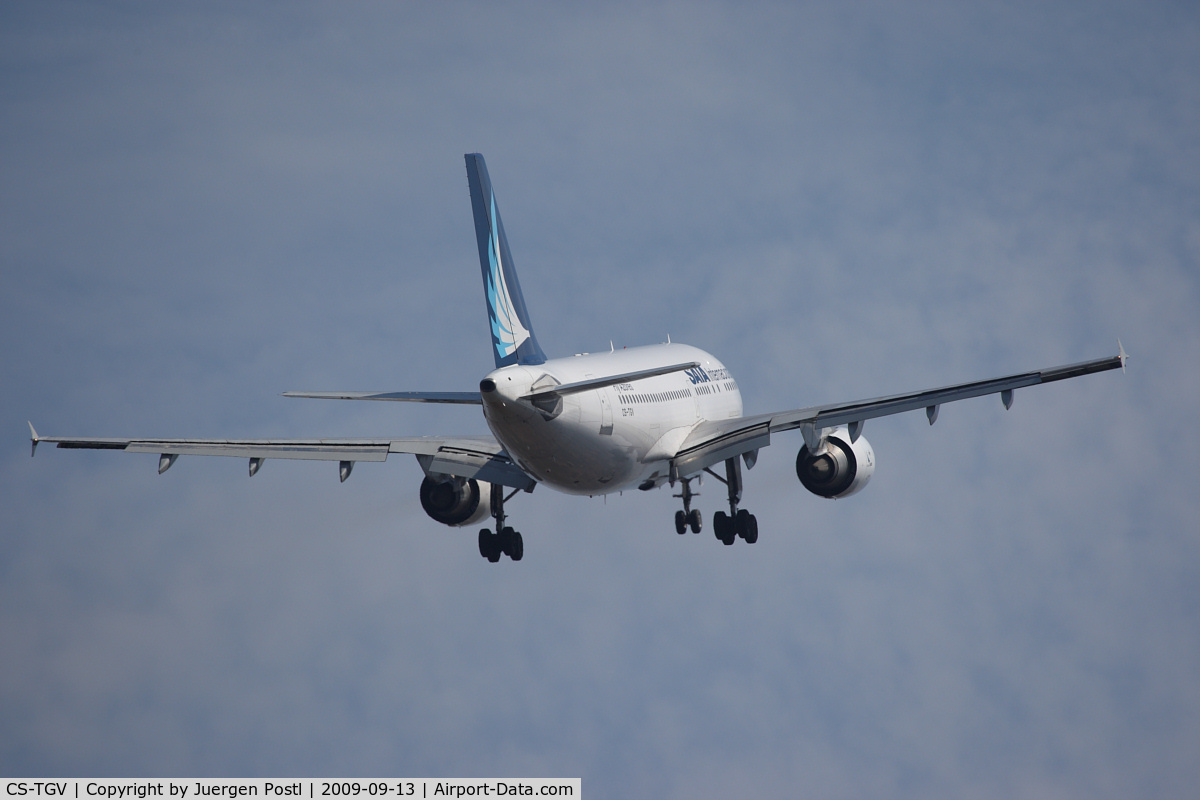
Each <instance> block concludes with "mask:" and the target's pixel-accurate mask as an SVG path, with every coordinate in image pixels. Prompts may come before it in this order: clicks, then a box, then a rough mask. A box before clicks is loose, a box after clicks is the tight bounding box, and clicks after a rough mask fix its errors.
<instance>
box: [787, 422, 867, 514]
mask: <svg viewBox="0 0 1200 800" xmlns="http://www.w3.org/2000/svg"><path fill="white" fill-rule="evenodd" d="M874 474H875V451H874V450H872V449H871V443H870V442H868V441H867V439H866V437H864V436H859V437H858V441H856V442H851V441H850V434H849V432H848V431H846V429H845V428H840V429H838V431H837V433H835V434H833V435H830V436H828V437H827V438H826V439H825V448H824V452H822V453H821V454H820V455H818V456H812V455H811V454H810V453H809V450H808V445H805V446H804V447H802V448H800V453H799V454H798V455H797V456H796V477H798V478H799V479H800V483H802V484H804V488H805V489H808V490H809V491H810V492H812V493H813V494H815V495H820V496H821V497H849V496H850V495H852V494H854V493H855V492H857V491H859V490H861V489H862V488H863V487H864V486H866V485H867V481H869V480H871V476H872V475H874Z"/></svg>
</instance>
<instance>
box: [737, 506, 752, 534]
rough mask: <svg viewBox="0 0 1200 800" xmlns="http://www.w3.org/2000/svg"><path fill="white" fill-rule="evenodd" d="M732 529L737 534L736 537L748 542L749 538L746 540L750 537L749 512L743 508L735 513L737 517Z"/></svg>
mask: <svg viewBox="0 0 1200 800" xmlns="http://www.w3.org/2000/svg"><path fill="white" fill-rule="evenodd" d="M733 529H734V531H736V532H737V535H738V536H740V537H741V538H743V539H746V540H747V541H749V538H748V537H749V536H750V512H749V511H747V510H746V509H744V508H743V509H741V510H739V511H738V512H737V516H736V517H734V523H733Z"/></svg>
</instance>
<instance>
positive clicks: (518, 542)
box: [508, 531, 525, 561]
mask: <svg viewBox="0 0 1200 800" xmlns="http://www.w3.org/2000/svg"><path fill="white" fill-rule="evenodd" d="M524 556H525V539H524V538H522V537H521V532H520V531H513V535H512V539H511V540H510V542H509V545H508V557H509V558H511V559H512V560H513V561H520V560H521V559H522V558H523V557H524Z"/></svg>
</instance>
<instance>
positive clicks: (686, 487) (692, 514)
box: [675, 478, 704, 535]
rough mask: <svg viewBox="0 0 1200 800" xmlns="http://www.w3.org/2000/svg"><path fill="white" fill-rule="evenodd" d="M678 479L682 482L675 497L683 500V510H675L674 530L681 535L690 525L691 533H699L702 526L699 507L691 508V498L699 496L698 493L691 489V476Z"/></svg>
mask: <svg viewBox="0 0 1200 800" xmlns="http://www.w3.org/2000/svg"><path fill="white" fill-rule="evenodd" d="M679 480H680V482H681V483H683V489H682V491H681V492H680V493H679V494H677V495H675V497H678V498H681V499H682V500H683V511H676V512H675V532H676V533H678V534H681V535H682V534H684V533H687V529H688V528H689V527H690V528H691V529H692V533H699V532H700V529H701V528H702V527H703V526H704V520H703V519H702V518H701V517H700V509H698V508H692V498H693V497H699V496H700V493H699V492H693V491H692V479H691V478H680V479H679Z"/></svg>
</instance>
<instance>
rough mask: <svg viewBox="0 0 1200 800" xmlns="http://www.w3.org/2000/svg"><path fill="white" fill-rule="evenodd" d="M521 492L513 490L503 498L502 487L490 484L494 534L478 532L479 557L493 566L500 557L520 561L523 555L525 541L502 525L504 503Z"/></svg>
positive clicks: (483, 531)
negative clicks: (494, 522)
mask: <svg viewBox="0 0 1200 800" xmlns="http://www.w3.org/2000/svg"><path fill="white" fill-rule="evenodd" d="M519 491H521V490H520V489H513V491H512V494H510V495H509V496H508V497H505V496H504V487H503V486H500V485H499V484H495V483H493V484H492V491H491V497H492V517H493V518H494V519H495V520H496V532H495V533H492V532H491V531H490V530H488V529H487V528H484V529H483V530H481V531H480V532H479V555H481V556H483V557H484V558H486V559H487V560H488V561H490V562H492V563H493V564H495V563H496V562H497V561H499V560H500V556H501V555H506V556H508V557H509V558H511V559H512V560H513V561H520V560H521V557H522V556H524V555H525V540H524V539H522V538H521V533H520V532H519V531H514V530H513V529H512V528H510V527H508V526H507V525H505V524H504V522H505V520H506V519H507V517H506V516H505V514H504V501H505V500H511V499H512V497H513V495H515V494H516V493H517V492H519Z"/></svg>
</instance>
